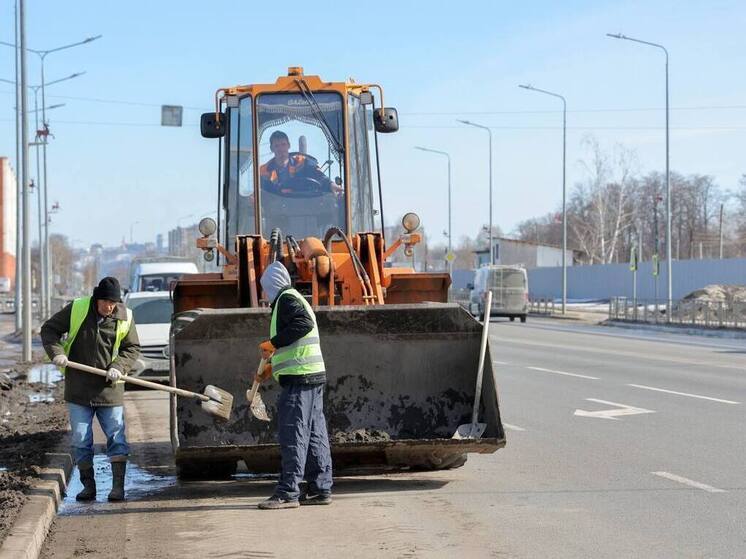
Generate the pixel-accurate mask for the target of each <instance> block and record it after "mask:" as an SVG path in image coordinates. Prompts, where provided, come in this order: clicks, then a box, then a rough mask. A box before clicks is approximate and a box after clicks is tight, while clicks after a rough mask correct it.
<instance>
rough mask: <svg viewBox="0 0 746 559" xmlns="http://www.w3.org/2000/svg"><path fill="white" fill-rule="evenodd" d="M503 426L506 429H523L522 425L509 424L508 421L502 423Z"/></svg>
mask: <svg viewBox="0 0 746 559" xmlns="http://www.w3.org/2000/svg"><path fill="white" fill-rule="evenodd" d="M503 427H504V428H505V429H507V430H508V431H525V429H524V428H523V427H518V425H511V424H510V423H503Z"/></svg>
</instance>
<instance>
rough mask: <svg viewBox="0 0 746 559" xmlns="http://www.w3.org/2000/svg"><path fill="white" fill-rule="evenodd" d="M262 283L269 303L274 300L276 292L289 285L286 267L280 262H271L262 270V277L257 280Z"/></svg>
mask: <svg viewBox="0 0 746 559" xmlns="http://www.w3.org/2000/svg"><path fill="white" fill-rule="evenodd" d="M259 283H261V284H262V289H264V292H265V293H266V294H267V297H268V298H269V302H270V303H274V302H275V298H276V297H277V294H278V293H280V291H281V290H282V289H283V288H285V287H290V286H291V285H292V284H291V283H290V274H288V271H287V269H286V268H285V266H283V265H282V264H281V263H280V262H272V264H270V265H269V267H268V268H267V269H266V270H264V273H263V274H262V279H261V280H259Z"/></svg>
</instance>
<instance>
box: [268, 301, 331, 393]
mask: <svg viewBox="0 0 746 559" xmlns="http://www.w3.org/2000/svg"><path fill="white" fill-rule="evenodd" d="M288 289H290V288H289V287H286V288H284V289H282V290H280V292H279V293H278V294H277V297H275V300H274V302H273V303H272V311H273V312H274V310H275V305H279V306H278V308H277V334H275V335H274V336H273V337H272V338H270V340H269V341H270V342H272V345H273V346H275V348H277V349H279V348H281V347H285V346H289V345H290V344H292V343H295V342H296V341H298V340H300V339H301V338H302V337H303V336H305V335H306V334H308V333H309V332H310V331H311V330H313V318H311V316H310V315H309V314H308V311H306V307H304V306H303V304H302V303H301V302H300V301H298V300H297V299H296V298H295V297H281V295H282V293H283V292H285V291H287V290H288ZM325 382H326V373H314V374H312V375H300V376H296V375H284V376H283V375H282V374H280V386H287V385H289V384H324V383H325Z"/></svg>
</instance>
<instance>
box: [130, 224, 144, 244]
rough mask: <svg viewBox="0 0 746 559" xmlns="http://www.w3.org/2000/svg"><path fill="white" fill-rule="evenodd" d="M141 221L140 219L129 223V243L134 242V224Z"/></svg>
mask: <svg viewBox="0 0 746 559" xmlns="http://www.w3.org/2000/svg"><path fill="white" fill-rule="evenodd" d="M139 223H142V222H141V221H133V222H132V223H130V244H134V240H133V235H134V230H135V225H137V224H139Z"/></svg>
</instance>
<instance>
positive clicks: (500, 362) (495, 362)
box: [492, 361, 508, 365]
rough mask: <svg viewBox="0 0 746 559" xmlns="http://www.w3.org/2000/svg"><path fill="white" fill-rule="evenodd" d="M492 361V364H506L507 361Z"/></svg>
mask: <svg viewBox="0 0 746 559" xmlns="http://www.w3.org/2000/svg"><path fill="white" fill-rule="evenodd" d="M492 363H493V364H494V365H508V363H506V362H505V361H493V362H492Z"/></svg>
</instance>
